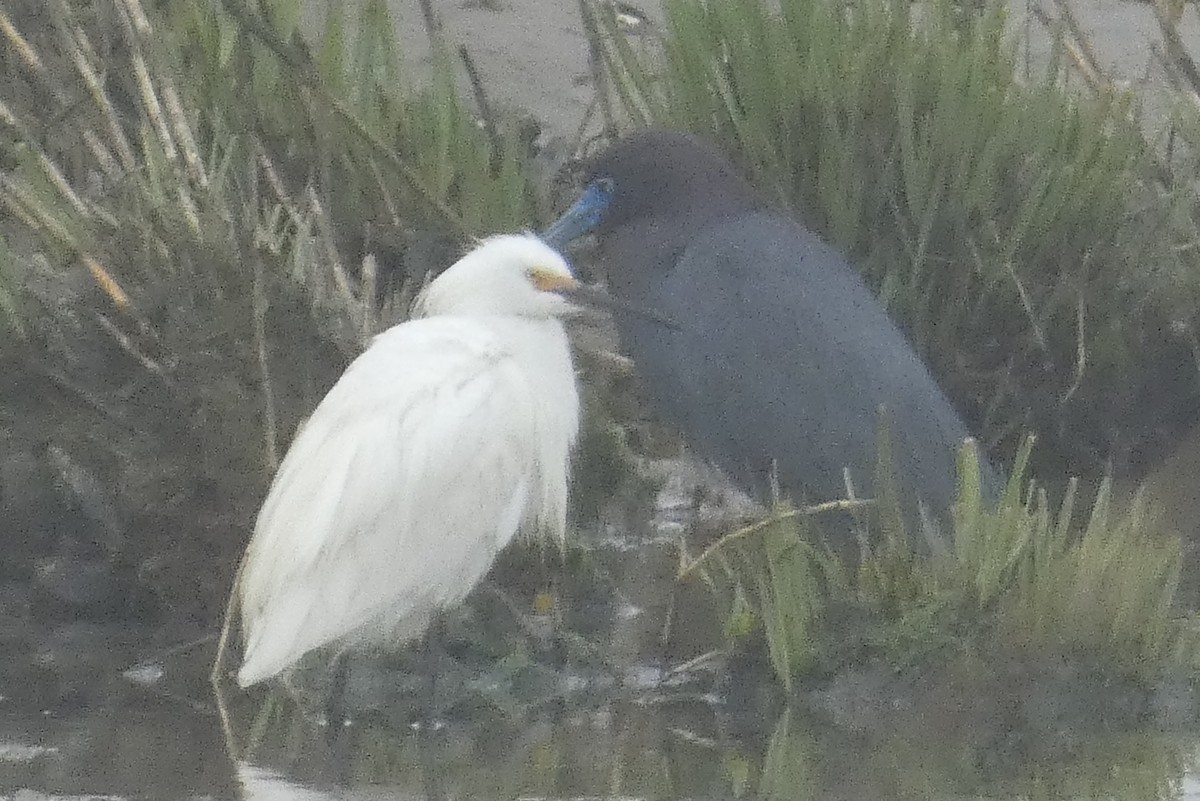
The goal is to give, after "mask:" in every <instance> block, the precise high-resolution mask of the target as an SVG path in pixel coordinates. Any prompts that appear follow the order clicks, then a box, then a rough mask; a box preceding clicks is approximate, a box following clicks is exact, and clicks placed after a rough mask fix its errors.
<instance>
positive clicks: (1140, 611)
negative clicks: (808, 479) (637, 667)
mask: <svg viewBox="0 0 1200 801" xmlns="http://www.w3.org/2000/svg"><path fill="white" fill-rule="evenodd" d="M1031 452H1032V440H1031V439H1027V440H1026V441H1025V443H1024V444H1023V445H1022V448H1021V451H1020V452H1019V454H1018V461H1017V471H1016V472H1015V473H1014V475H1013V477H1012V479H1010V481H1009V483H1008V485H1007V487H1006V489H1005V492H1004V494H1003V496H1002V498H1001V499H1000V501H999V503H998V504H996V506H995V507H994V508H990V507H989V505H988V504H985V503H984V501H983V496H982V488H981V486H980V482H979V466H980V465H979V457H978V454H977V451H976V450H975V448H974V447H973V446H972V445H969V444H968V445H965V446H964V448H963V450H962V453H961V456H960V488H959V498H960V500H959V502H958V505H957V508H956V511H955V520H954V531H953V539H954V549H953V552H952V553H947V554H944V555H941V556H931V557H929V558H914V556H913V550H914V548H913V545H912V544H911V543H910V542H909V535H908V533H907V532H905V531H904V530H903V523H902V522H899V521H901V518H900V517H899V516H898V515H890V516H889V515H886V514H882V513H881V512H882V510H881V509H880V508H879V507H880V506H882V505H884V503H886V502H879V503H875V504H873V505H872V506H873V507H874V508H872V509H871V515H870V525H871V526H873V531H874V533H869V532H868V533H865V534H864V535H863V537H862V541H863V542H864V543H865V544H866V547H865V548H864V550H863V553H862V554H861V556H860V557H859V559H858V567H857V570H854V569H851V568H849V567H847V566H846V562H845V561H844V560H842V559H839V558H838V556H837V555H835V554H833V553H831V552H829V551H827V550H822V549H820V548H819V547H817V546H813V545H811V544H810V543H811V542H812V540H811V539H810V536H811V534H812V530H811V527H810V526H809V522H808V521H811V520H814V519H816V518H817V517H818V516H819V514H820V513H822V512H825V511H828V510H826V509H821V508H819V507H814V508H812V509H808V510H799V512H797V511H792V510H786V509H777V510H776V512H775V513H774V514H773V515H772V516H771V517H770V518H769V519H768V520H766V521H764V522H761V523H758V524H755V525H754V526H751V527H749V528H746V529H743V530H741V531H739V532H736V533H735V534H733V535H729V536H727V537H725V538H723V539H722V540H720V541H719V542H718V543H716V544H715V545H714V546H712V547H710V548H709V549H708V550H707V551H706V552H705V553H704V554H702V555H701V556H700V557H699V558H698V559H696V560H695V561H694V562H690V563H687V565H686V568H685V569H684V570H683V571H681V577H686V576H689V575H691V574H693V573H695V572H703V573H704V575H706V576H707V577H708V579H709V581H710V582H712V586H713V587H714V588H717V589H718V590H719V591H721V592H727V593H728V596H727V597H728V598H732V599H734V600H733V602H732V603H731V604H730V607H729V608H731V609H732V610H733V612H732V613H731V614H733V615H736V616H740V617H741V618H742V619H743V621H744V622H743V623H742V625H741V626H740V631H741V632H747V631H750V630H752V629H753V628H754V627H753V625H752V624H750V623H747V622H745V621H746V620H747V619H754V618H757V620H758V621H759V622H760V623H761V630H762V631H763V633H764V634H765V639H766V643H767V647H768V650H769V651H770V654H771V661H772V666H773V668H774V670H775V672H776V675H777V676H778V677H779V679H780V680H781V682H782V683H783V684H784V685H785V686H787V687H788V688H791V687H793V686H795V685H796V684H797V683H798V682H799V681H801V680H802V679H804V678H805V677H806V676H807V677H812V676H819V675H822V674H832V673H835V672H837V671H838V670H841V669H843V668H846V667H853V666H862V665H868V664H885V665H889V666H891V669H896V670H901V671H905V670H908V669H910V668H914V667H922V666H923V667H924V668H926V669H930V668H936V669H939V670H944V669H946V667H945V666H946V665H948V664H959V665H969V664H980V663H982V664H985V665H988V666H989V667H988V668H987V669H988V670H991V669H992V668H991V666H993V665H999V664H1012V663H1013V662H1016V663H1020V664H1028V665H1043V664H1045V663H1047V662H1054V661H1061V662H1063V663H1065V664H1086V665H1087V668H1088V669H1089V670H1096V671H1099V672H1101V673H1103V674H1105V675H1109V676H1111V677H1119V678H1121V679H1122V680H1128V681H1130V682H1133V683H1134V684H1135V685H1136V686H1139V687H1142V688H1148V687H1152V686H1153V685H1154V684H1155V683H1156V682H1159V681H1162V680H1163V679H1164V678H1166V677H1169V676H1177V675H1183V676H1191V675H1193V673H1194V672H1195V670H1196V669H1197V667H1200V640H1198V639H1197V636H1196V632H1197V631H1198V630H1200V629H1198V628H1197V626H1198V625H1200V621H1198V620H1197V619H1196V618H1195V617H1194V616H1189V615H1185V614H1183V613H1181V612H1180V611H1179V610H1178V609H1177V608H1176V605H1175V600H1176V598H1175V595H1176V590H1177V587H1178V580H1179V573H1180V565H1181V553H1180V545H1179V541H1178V539H1176V538H1169V537H1163V536H1160V534H1159V532H1157V531H1154V530H1153V529H1152V528H1150V527H1149V526H1148V525H1146V518H1145V514H1144V511H1145V510H1144V506H1143V505H1142V504H1141V503H1140V502H1138V503H1134V504H1133V506H1132V507H1131V508H1130V509H1129V510H1127V511H1125V512H1123V513H1120V514H1118V513H1114V512H1113V511H1112V510H1111V508H1110V503H1111V501H1110V496H1111V488H1110V486H1109V484H1108V483H1107V482H1105V483H1104V484H1103V486H1102V487H1101V489H1100V491H1099V493H1098V494H1097V496H1096V498H1095V500H1094V503H1093V506H1092V509H1091V512H1090V514H1088V515H1086V517H1085V519H1081V517H1084V516H1081V515H1080V514H1079V513H1077V511H1076V509H1075V492H1076V490H1075V482H1072V483H1071V488H1070V490H1069V491H1068V492H1067V493H1066V495H1065V497H1064V499H1063V501H1062V502H1061V503H1060V504H1059V505H1058V506H1057V507H1052V506H1051V505H1050V503H1049V501H1048V499H1047V493H1046V492H1045V491H1044V490H1041V489H1039V488H1037V487H1036V485H1035V484H1034V483H1033V482H1031V481H1028V480H1027V478H1026V470H1027V467H1028V463H1029V459H1030V455H1031ZM897 525H898V526H899V528H898V529H897V528H896V526H897ZM718 577H721V578H723V581H721V580H718ZM721 588H727V589H721ZM847 621H853V626H852V627H847V626H846V623H847ZM848 629H850V630H848Z"/></svg>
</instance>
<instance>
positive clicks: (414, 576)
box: [237, 235, 586, 687]
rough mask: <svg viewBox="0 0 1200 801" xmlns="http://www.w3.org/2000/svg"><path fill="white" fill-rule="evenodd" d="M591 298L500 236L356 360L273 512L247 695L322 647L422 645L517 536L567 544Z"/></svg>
mask: <svg viewBox="0 0 1200 801" xmlns="http://www.w3.org/2000/svg"><path fill="white" fill-rule="evenodd" d="M584 289H586V288H585V287H583V286H582V285H580V284H578V283H577V282H576V281H575V279H574V278H573V277H572V276H571V273H570V270H569V269H568V267H567V265H566V263H565V262H564V261H563V259H562V257H561V256H559V255H558V254H557V253H556V252H555V251H554V250H552V249H551V248H550V247H548V246H547V245H545V244H543V243H542V242H541V241H540V240H538V239H537V238H536V237H534V236H532V235H521V236H497V237H493V238H490V239H487V240H485V241H484V242H483V243H482V244H481V245H480V246H479V247H478V248H476V249H475V250H473V251H471V252H470V253H468V254H467V255H466V256H465V257H463V258H462V259H461V260H460V261H458V262H457V263H455V264H454V265H453V266H451V267H450V268H449V269H447V270H446V271H445V272H444V273H442V275H440V276H439V277H438V278H437V279H435V280H434V281H433V282H431V283H430V284H429V286H428V288H427V289H426V290H425V291H424V292H423V293H422V294H421V296H420V297H419V298H418V301H417V304H416V306H415V309H414V314H415V316H416V317H417V318H418V319H413V320H410V321H409V322H406V323H402V324H400V325H397V326H395V327H394V328H391V329H389V330H388V331H385V332H384V333H383V334H381V335H379V336H378V337H376V339H375V340H374V342H373V343H372V344H371V346H370V348H368V349H367V350H366V351H365V352H364V353H363V354H362V355H361V356H359V357H358V358H357V359H356V360H355V361H354V362H353V364H351V365H350V367H349V368H348V369H347V370H346V372H345V374H344V375H343V376H342V377H341V378H340V379H339V380H338V382H337V384H335V385H334V387H333V389H331V390H330V391H329V394H328V395H326V396H325V398H324V400H322V401H321V403H320V404H319V405H318V406H317V408H316V411H314V412H313V414H312V416H311V417H310V418H309V420H308V422H307V423H305V424H304V426H303V427H302V428H301V430H300V431H299V433H298V434H297V435H296V438H295V441H294V442H293V443H292V445H291V448H290V450H289V451H288V453H287V456H286V457H285V458H284V460H283V463H282V464H281V465H280V467H279V472H278V473H277V475H276V476H275V480H274V482H273V483H272V485H271V489H270V492H269V493H268V495H267V499H266V501H265V502H264V503H263V506H262V510H261V511H260V512H259V515H258V521H257V524H256V525H255V529H254V536H253V538H252V539H251V541H250V544H249V546H248V548H247V551H246V556H245V559H244V562H243V567H242V577H241V583H240V585H239V587H238V592H239V597H240V601H241V609H242V629H243V633H244V638H245V655H244V659H243V662H242V666H241V669H240V670H239V671H238V676H237V679H238V683H239V684H240V685H241V686H242V687H249V686H250V685H253V684H256V683H258V682H260V681H263V680H264V679H267V678H270V677H272V676H275V675H276V674H278V673H280V672H281V671H283V670H285V669H287V668H288V667H290V666H292V665H293V664H295V663H296V661H297V660H298V659H300V657H302V656H304V655H305V654H306V653H308V652H309V651H311V650H313V649H315V648H320V647H322V646H328V645H337V646H339V647H341V648H342V649H343V650H346V649H350V648H356V647H364V646H370V645H377V644H380V643H393V644H395V643H399V642H402V641H404V640H406V639H411V638H413V637H416V636H419V635H420V634H421V633H422V632H423V631H424V630H425V628H426V627H427V626H428V625H429V623H430V621H431V619H432V617H433V616H434V615H435V614H436V613H437V611H438V610H440V609H443V608H445V607H448V606H452V605H454V604H457V603H459V602H460V601H462V600H463V598H465V597H466V595H467V594H468V593H469V592H470V591H471V589H472V588H473V587H474V586H475V584H476V583H477V582H478V581H479V580H480V579H481V578H482V577H483V575H484V574H485V573H486V572H487V570H488V568H489V567H490V566H491V564H492V561H493V560H494V558H495V557H496V555H497V553H498V552H499V551H500V550H501V549H502V548H504V546H505V545H507V544H508V542H509V541H510V540H511V539H512V538H513V536H514V535H515V534H516V533H517V531H519V530H524V531H526V532H530V533H534V532H540V533H544V534H546V535H548V536H549V537H550V538H552V539H555V540H558V541H560V542H561V540H562V538H563V535H564V528H565V525H566V504H567V477H568V460H569V456H570V450H571V447H572V444H573V442H574V440H575V436H576V431H577V429H578V424H579V397H578V392H577V388H576V384H575V374H574V370H573V367H572V363H571V354H570V350H569V347H568V342H567V335H566V332H565V330H564V329H563V325H562V322H561V318H562V317H563V316H564V315H567V314H569V313H570V312H571V311H572V310H573V309H574V308H575V307H574V306H573V305H572V303H571V302H570V300H569V299H568V298H569V297H570V296H571V295H572V294H573V293H574V294H576V295H577V296H579V295H580V294H581V293H582V291H583V290H584Z"/></svg>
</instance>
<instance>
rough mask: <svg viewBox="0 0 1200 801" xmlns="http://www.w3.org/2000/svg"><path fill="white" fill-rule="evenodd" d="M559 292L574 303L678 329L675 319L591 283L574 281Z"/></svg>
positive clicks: (674, 329) (673, 329)
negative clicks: (616, 296) (625, 299)
mask: <svg viewBox="0 0 1200 801" xmlns="http://www.w3.org/2000/svg"><path fill="white" fill-rule="evenodd" d="M560 294H561V295H562V296H563V297H565V298H567V299H568V300H570V301H571V302H572V303H575V304H576V305H579V306H583V307H586V308H591V309H607V310H609V311H616V312H623V313H625V314H632V315H635V316H637V317H641V318H642V319H644V320H649V321H650V322H652V323H657V324H658V325H661V326H662V327H664V328H670V329H671V330H672V331H678V330H679V324H678V323H676V322H675V321H673V320H671V319H669V318H667V317H664V316H663V315H661V314H659V313H658V312H656V311H654V310H653V309H647V308H646V307H644V306H637V305H635V304H632V303H627V302H625V301H623V300H620V299H619V298H614V297H613V296H612V295H610V294H608V293H607V292H605V291H604V290H603V289H600V288H599V287H595V286H592V285H591V284H584V283H581V282H576V283H575V285H574V286H572V287H570V288H565V289H563V290H561V291H560Z"/></svg>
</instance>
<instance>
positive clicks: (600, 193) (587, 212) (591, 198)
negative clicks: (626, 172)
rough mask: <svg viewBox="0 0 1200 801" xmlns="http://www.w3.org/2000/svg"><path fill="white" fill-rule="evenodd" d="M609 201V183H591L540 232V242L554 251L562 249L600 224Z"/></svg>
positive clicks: (602, 181)
mask: <svg viewBox="0 0 1200 801" xmlns="http://www.w3.org/2000/svg"><path fill="white" fill-rule="evenodd" d="M611 200H612V184H611V182H609V181H607V180H603V179H602V180H598V181H593V182H592V183H590V184H588V187H587V189H585V190H583V194H582V195H580V196H579V199H578V200H576V201H575V204H574V205H573V206H571V208H569V209H567V210H566V212H564V213H563V215H562V216H561V217H559V218H558V219H557V220H556V221H555V222H554V223H553V224H552V225H551V226H550V227H549V228H547V229H546V230H545V231H543V232H542V235H541V236H542V241H543V242H545V243H546V244H547V245H549V246H550V247H552V248H555V249H556V250H562V249H564V248H565V247H566V246H567V245H569V244H571V243H572V242H574V241H575V240H576V239H578V238H579V237H581V236H583V235H585V234H587V233H590V232H591V231H592V230H594V229H595V228H596V226H598V225H599V224H600V221H601V220H602V219H603V218H604V212H605V210H606V209H607V208H608V204H609V201H611Z"/></svg>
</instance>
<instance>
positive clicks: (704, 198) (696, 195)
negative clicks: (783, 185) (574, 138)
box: [542, 130, 760, 248]
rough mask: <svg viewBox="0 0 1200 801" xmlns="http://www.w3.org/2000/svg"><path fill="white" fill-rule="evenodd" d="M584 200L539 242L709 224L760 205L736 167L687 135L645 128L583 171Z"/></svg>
mask: <svg viewBox="0 0 1200 801" xmlns="http://www.w3.org/2000/svg"><path fill="white" fill-rule="evenodd" d="M583 172H584V181H585V182H586V187H585V189H584V191H583V194H582V195H581V196H580V198H579V200H577V201H576V202H575V205H574V206H572V207H571V208H570V209H569V210H568V211H567V212H566V213H565V214H563V216H562V217H560V218H559V219H558V220H557V221H556V222H555V223H554V224H553V225H551V226H550V228H548V229H547V230H546V231H545V233H544V234H542V238H543V239H545V240H546V241H547V242H549V243H550V244H551V245H552V246H554V247H558V248H562V247H566V245H567V244H568V243H569V242H571V241H572V240H574V239H577V238H578V237H580V236H583V235H584V234H587V233H590V232H593V231H594V232H595V233H597V234H598V235H600V236H601V237H603V236H604V235H605V234H606V233H607V232H609V231H612V230H613V229H616V228H619V227H621V226H622V225H624V224H625V223H627V222H629V221H631V220H637V219H643V220H644V219H652V220H653V219H664V218H675V219H682V220H685V221H686V220H688V219H689V218H692V217H696V216H697V215H698V216H699V217H702V218H705V219H707V218H711V217H715V216H721V215H725V214H731V213H735V212H742V211H745V210H747V209H749V208H754V207H756V206H758V205H760V200H759V198H758V196H757V194H756V193H755V192H754V190H753V188H751V186H750V184H748V183H747V182H746V181H745V179H743V178H742V176H741V175H740V173H739V172H738V170H737V168H735V167H734V166H733V164H731V163H730V162H729V160H728V159H726V158H725V157H724V156H723V155H721V154H720V153H719V152H718V151H717V150H715V149H714V148H712V147H710V146H709V145H708V144H706V143H705V142H703V141H701V140H700V139H697V138H695V137H694V136H691V135H690V134H685V133H679V132H678V131H664V130H648V131H642V132H639V133H636V134H633V135H631V136H628V137H626V138H624V139H622V140H621V141H619V142H617V143H616V144H615V145H613V146H612V147H610V148H608V149H607V150H605V151H604V152H602V153H601V154H600V155H598V156H596V157H595V158H594V159H592V160H591V161H590V162H588V163H587V164H585V165H584V171H583Z"/></svg>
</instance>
